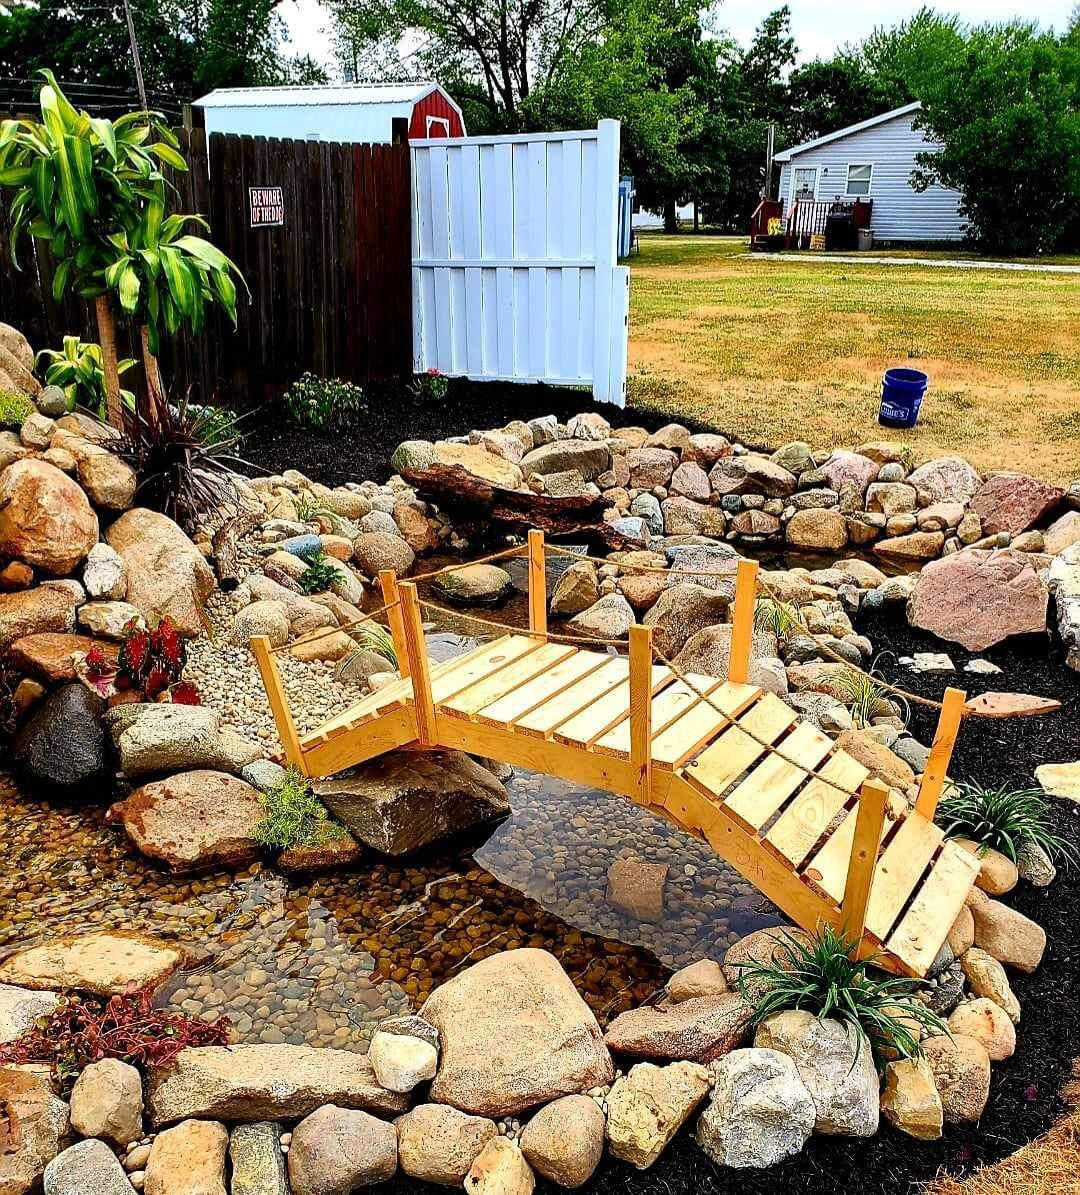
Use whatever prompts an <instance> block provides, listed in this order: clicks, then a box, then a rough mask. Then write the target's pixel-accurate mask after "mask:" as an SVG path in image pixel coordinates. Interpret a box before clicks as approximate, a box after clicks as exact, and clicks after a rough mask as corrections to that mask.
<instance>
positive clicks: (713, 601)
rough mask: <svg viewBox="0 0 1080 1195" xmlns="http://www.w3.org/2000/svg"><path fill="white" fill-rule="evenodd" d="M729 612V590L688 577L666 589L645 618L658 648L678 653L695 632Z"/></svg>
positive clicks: (720, 620) (719, 619)
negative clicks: (687, 579)
mask: <svg viewBox="0 0 1080 1195" xmlns="http://www.w3.org/2000/svg"><path fill="white" fill-rule="evenodd" d="M727 613H728V599H727V595H726V594H724V593H719V592H717V591H716V590H715V589H708V588H706V587H705V586H704V585H695V584H694V583H693V582H691V581H686V582H683V583H682V584H681V585H672V586H671V587H670V588H668V589H665V590H664V591H663V593H661V594H660V597H659V598H658V599H657V602H656V605H655V606H653V608H652V609H651V610H650V611H649V612H648V614H646V615H645V617H644V619H643V620H642V621H643V622H644V623H645V625H646V626H647V627H652V630H653V643H654V644H655V646H656V647H657V649H658V650H659V651H661V652H663V653H664V655H666V656H675V655H677V654H678V653H679V652H680V651H682V649H683V648H684V647H685V646H686V643H687V640H688V639H690V638H691V637H692V636H694V635H697V634H698V633H699V632H701V631H703V630H705V628H706V627H711V626H715V625H716V624H717V623H721V622H724V621H725V620H726V619H727Z"/></svg>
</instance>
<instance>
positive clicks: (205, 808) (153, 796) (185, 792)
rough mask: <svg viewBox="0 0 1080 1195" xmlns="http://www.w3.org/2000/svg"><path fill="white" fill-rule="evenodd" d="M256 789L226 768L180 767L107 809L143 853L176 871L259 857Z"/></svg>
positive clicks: (232, 864) (229, 864) (260, 815)
mask: <svg viewBox="0 0 1080 1195" xmlns="http://www.w3.org/2000/svg"><path fill="white" fill-rule="evenodd" d="M265 812H266V811H265V809H264V808H263V803H262V800H261V798H260V797H259V792H258V790H257V789H255V788H253V787H252V786H251V785H250V784H247V783H246V782H245V781H243V780H239V779H237V777H235V776H229V775H227V774H226V773H225V772H212V771H208V770H202V771H195V772H180V773H179V774H178V775H176V776H170V777H169V778H168V779H167V780H156V781H154V782H153V783H151V784H144V785H143V786H142V788H137V789H136V790H135V791H134V792H133V793H132V794H131V796H130V797H128V798H127V800H125V801H120V802H118V803H117V804H115V805H114V806H113V807H112V808H111V809H110V810H109V820H110V821H113V822H120V823H122V824H123V827H124V829H125V830H126V831H127V835H128V837H129V838H130V839H131V840H132V842H134V843H135V845H136V846H137V847H138V848H139V850H140V851H142V853H143V854H144V855H149V856H150V857H151V858H154V859H160V860H161V861H162V862H163V863H165V864H166V865H167V866H168V867H170V868H171V869H172V870H173V871H192V870H195V869H198V868H203V867H239V866H241V865H243V864H246V863H250V862H251V861H252V860H253V859H255V858H256V857H257V856H258V853H259V845H258V843H257V842H256V841H255V839H254V838H253V837H252V835H253V834H254V832H255V828H256V826H258V825H259V823H260V822H261V821H262V820H263V818H264V817H265Z"/></svg>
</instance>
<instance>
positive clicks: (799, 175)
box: [791, 166, 817, 202]
mask: <svg viewBox="0 0 1080 1195" xmlns="http://www.w3.org/2000/svg"><path fill="white" fill-rule="evenodd" d="M791 186H792V194H791V198H792V201H793V202H794V201H795V200H798V199H813V198H814V196H815V194H816V192H817V167H816V166H796V167H795V170H794V172H793V174H792V184H791Z"/></svg>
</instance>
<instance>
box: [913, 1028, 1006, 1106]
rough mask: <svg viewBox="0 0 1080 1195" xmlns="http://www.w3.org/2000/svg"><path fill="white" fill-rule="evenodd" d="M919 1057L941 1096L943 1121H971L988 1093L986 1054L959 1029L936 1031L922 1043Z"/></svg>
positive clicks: (978, 1043) (988, 1095)
mask: <svg viewBox="0 0 1080 1195" xmlns="http://www.w3.org/2000/svg"><path fill="white" fill-rule="evenodd" d="M922 1050H923V1057H924V1058H925V1059H926V1063H927V1065H928V1066H929V1067H930V1070H931V1072H932V1073H933V1076H934V1084H935V1086H936V1087H937V1089H938V1094H939V1095H940V1096H941V1106H942V1111H943V1115H944V1119H945V1123H946V1124H974V1123H975V1122H976V1121H978V1119H979V1117H980V1116H982V1114H983V1109H984V1108H985V1107H986V1101H987V1099H989V1097H990V1055H989V1054H987V1052H986V1047H985V1046H984V1045H983V1044H982V1042H979V1041H976V1040H975V1038H973V1037H965V1036H964V1035H963V1034H962V1033H957V1034H952V1035H950V1034H945V1033H942V1034H938V1035H936V1036H934V1037H928V1038H926V1040H925V1041H924V1042H923V1043H922Z"/></svg>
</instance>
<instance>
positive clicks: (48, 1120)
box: [0, 1069, 68, 1195]
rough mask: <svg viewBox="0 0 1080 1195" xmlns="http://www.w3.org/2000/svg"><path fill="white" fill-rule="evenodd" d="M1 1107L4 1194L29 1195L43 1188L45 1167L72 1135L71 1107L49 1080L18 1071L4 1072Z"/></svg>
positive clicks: (0, 1187)
mask: <svg viewBox="0 0 1080 1195" xmlns="http://www.w3.org/2000/svg"><path fill="white" fill-rule="evenodd" d="M0 1108H3V1109H4V1127H5V1130H6V1129H7V1125H8V1124H11V1125H13V1126H17V1128H16V1131H15V1132H14V1133H10V1134H9V1133H8V1132H6V1131H5V1134H4V1148H2V1149H0V1191H3V1192H4V1193H5V1195H7V1192H10V1193H11V1195H27V1193H28V1192H31V1191H34V1190H37V1189H39V1188H40V1183H41V1177H42V1175H43V1174H44V1172H45V1167H46V1166H47V1165H48V1163H49V1162H51V1161H52V1159H53V1158H55V1157H56V1155H57V1153H58V1152H59V1150H60V1144H61V1142H62V1141H63V1139H64V1138H65V1137H66V1136H67V1132H68V1106H67V1104H65V1103H64V1101H63V1100H62V1099H59V1098H58V1097H57V1096H55V1095H53V1093H52V1091H51V1090H50V1088H49V1085H48V1083H47V1082H46V1081H44V1080H43V1079H41V1078H40V1077H38V1076H36V1075H30V1074H26V1073H24V1072H22V1071H17V1070H3V1069H0Z"/></svg>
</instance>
